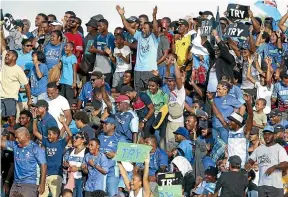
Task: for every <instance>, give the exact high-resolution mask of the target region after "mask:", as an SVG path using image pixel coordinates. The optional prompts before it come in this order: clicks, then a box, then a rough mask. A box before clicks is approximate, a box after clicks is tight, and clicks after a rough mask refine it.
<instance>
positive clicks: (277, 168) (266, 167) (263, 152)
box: [246, 126, 288, 197]
mask: <svg viewBox="0 0 288 197" xmlns="http://www.w3.org/2000/svg"><path fill="white" fill-rule="evenodd" d="M274 133H275V131H274V128H273V127H272V126H266V127H265V128H264V130H263V135H264V141H265V143H266V144H265V145H264V144H263V145H261V146H259V147H258V148H256V149H255V151H254V152H253V153H252V155H251V156H250V159H249V161H248V164H247V165H246V170H247V169H251V167H252V165H253V164H254V163H255V162H256V161H257V162H258V165H259V172H260V174H259V176H260V177H259V185H258V186H259V187H258V189H259V191H258V195H259V196H269V197H272V196H273V197H278V196H279V197H280V196H281V197H282V196H283V193H284V192H283V183H282V170H286V169H287V167H288V156H287V153H286V151H285V149H284V148H283V147H282V146H280V145H279V144H277V143H275V141H274Z"/></svg>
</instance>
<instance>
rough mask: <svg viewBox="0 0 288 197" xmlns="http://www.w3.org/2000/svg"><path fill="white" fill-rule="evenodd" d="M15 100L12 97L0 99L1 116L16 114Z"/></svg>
mask: <svg viewBox="0 0 288 197" xmlns="http://www.w3.org/2000/svg"><path fill="white" fill-rule="evenodd" d="M16 112H17V111H16V100H15V99H14V98H6V99H1V116H2V117H9V116H16Z"/></svg>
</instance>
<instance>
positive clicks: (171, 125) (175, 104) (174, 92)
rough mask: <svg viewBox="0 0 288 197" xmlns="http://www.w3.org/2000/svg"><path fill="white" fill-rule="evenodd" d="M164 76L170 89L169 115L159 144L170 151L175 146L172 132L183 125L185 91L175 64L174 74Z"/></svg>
mask: <svg viewBox="0 0 288 197" xmlns="http://www.w3.org/2000/svg"><path fill="white" fill-rule="evenodd" d="M168 74H169V73H168ZM165 78H166V80H167V85H168V88H169V90H170V94H169V101H168V111H169V115H168V124H167V127H166V136H165V139H161V141H160V146H161V148H163V149H165V150H168V151H171V150H172V149H174V148H176V146H177V143H176V142H175V137H174V134H173V132H174V131H176V130H177V129H178V128H179V127H184V117H183V110H184V103H185V96H186V93H185V88H184V84H183V82H182V78H181V74H180V70H179V68H178V67H177V66H175V76H173V75H169V76H167V77H165Z"/></svg>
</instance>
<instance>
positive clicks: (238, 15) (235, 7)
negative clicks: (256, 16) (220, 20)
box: [227, 3, 249, 19]
mask: <svg viewBox="0 0 288 197" xmlns="http://www.w3.org/2000/svg"><path fill="white" fill-rule="evenodd" d="M248 10H249V6H245V5H239V4H232V3H231V4H228V7H227V14H228V16H227V17H228V18H233V19H244V18H247V17H248V16H249V14H248Z"/></svg>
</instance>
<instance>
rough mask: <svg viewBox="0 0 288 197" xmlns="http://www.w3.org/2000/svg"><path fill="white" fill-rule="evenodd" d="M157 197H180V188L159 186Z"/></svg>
mask: <svg viewBox="0 0 288 197" xmlns="http://www.w3.org/2000/svg"><path fill="white" fill-rule="evenodd" d="M158 190H159V197H182V186H181V185H171V186H159V187H158Z"/></svg>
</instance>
